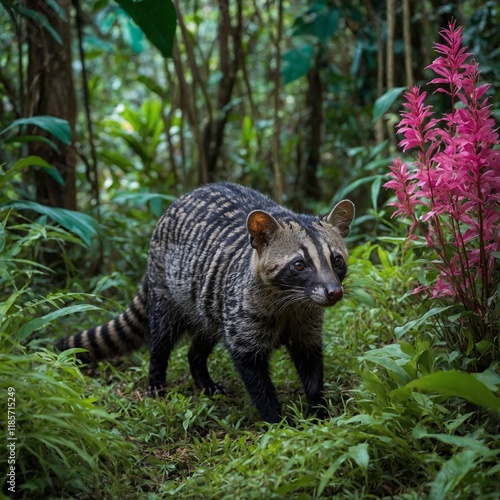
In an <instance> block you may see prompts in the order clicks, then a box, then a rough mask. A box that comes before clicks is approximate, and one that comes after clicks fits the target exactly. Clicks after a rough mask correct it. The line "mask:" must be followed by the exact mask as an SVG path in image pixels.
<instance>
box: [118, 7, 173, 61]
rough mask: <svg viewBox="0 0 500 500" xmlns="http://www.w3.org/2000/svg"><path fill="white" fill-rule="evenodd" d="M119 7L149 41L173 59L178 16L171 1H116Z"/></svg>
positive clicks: (164, 54)
mask: <svg viewBox="0 0 500 500" xmlns="http://www.w3.org/2000/svg"><path fill="white" fill-rule="evenodd" d="M116 2H117V3H118V5H120V7H121V8H122V9H123V10H124V11H125V12H126V13H127V14H128V15H129V16H130V17H131V18H132V19H133V20H134V21H135V23H136V24H137V26H139V28H141V30H142V31H143V32H144V34H145V35H146V37H147V38H148V40H149V41H150V42H151V43H152V44H153V45H154V46H155V47H156V48H157V49H158V50H159V51H160V52H161V54H162V55H163V57H171V55H172V47H173V44H174V36H175V28H176V25H177V16H176V12H175V7H174V5H173V3H172V2H171V0H142V1H139V2H136V1H134V0H116Z"/></svg>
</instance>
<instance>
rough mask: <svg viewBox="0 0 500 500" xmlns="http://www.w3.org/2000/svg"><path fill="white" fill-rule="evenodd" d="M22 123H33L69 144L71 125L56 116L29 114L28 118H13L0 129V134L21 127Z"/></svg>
mask: <svg viewBox="0 0 500 500" xmlns="http://www.w3.org/2000/svg"><path fill="white" fill-rule="evenodd" d="M23 125H34V126H36V127H39V128H41V129H43V130H46V131H47V132H50V133H51V134H52V135H53V136H54V137H56V138H57V139H59V140H60V141H61V142H62V143H63V144H71V127H70V126H69V123H68V122H67V120H63V119H62V118H57V117H55V116H31V117H29V118H19V119H17V120H14V121H13V122H12V123H11V124H10V125H9V126H8V127H6V128H4V129H3V130H1V131H0V135H2V134H5V133H6V132H7V131H9V130H11V129H13V128H15V127H21V126H23Z"/></svg>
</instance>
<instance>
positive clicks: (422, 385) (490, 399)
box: [390, 370, 500, 412]
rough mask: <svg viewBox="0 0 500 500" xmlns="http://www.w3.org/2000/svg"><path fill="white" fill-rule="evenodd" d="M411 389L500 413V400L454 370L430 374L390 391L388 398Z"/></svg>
mask: <svg viewBox="0 0 500 500" xmlns="http://www.w3.org/2000/svg"><path fill="white" fill-rule="evenodd" d="M412 389H419V390H422V391H429V392H438V393H439V394H441V395H443V396H445V397H456V398H462V399H465V400H466V401H469V402H470V403H474V404H476V405H478V406H483V407H485V408H490V409H492V410H495V411H497V412H500V398H498V397H497V396H495V394H494V393H493V392H492V391H491V390H490V389H488V387H487V386H486V385H485V384H483V383H482V382H481V381H480V380H478V379H477V378H476V377H474V376H473V375H471V374H469V373H463V372H459V371H456V370H450V371H446V372H435V373H431V374H429V375H425V376H424V377H422V378H420V379H417V380H412V381H411V382H409V383H408V384H406V385H405V386H403V387H400V388H399V389H396V390H394V391H392V392H391V393H390V396H391V398H394V397H398V396H399V395H400V393H405V392H407V391H408V390H412Z"/></svg>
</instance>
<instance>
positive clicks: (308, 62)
mask: <svg viewBox="0 0 500 500" xmlns="http://www.w3.org/2000/svg"><path fill="white" fill-rule="evenodd" d="M313 55H314V47H313V46H312V45H310V44H308V43H305V44H304V45H301V46H300V47H297V48H294V49H290V50H288V51H287V52H285V53H284V54H283V60H282V66H281V76H282V77H283V82H284V83H285V85H286V84H287V83H290V82H293V81H294V80H297V79H298V78H300V77H302V76H304V75H305V74H306V73H307V72H308V71H309V70H310V69H311V67H312V65H313Z"/></svg>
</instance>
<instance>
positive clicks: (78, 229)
mask: <svg viewBox="0 0 500 500" xmlns="http://www.w3.org/2000/svg"><path fill="white" fill-rule="evenodd" d="M2 208H14V209H16V210H33V211H34V212H37V213H39V214H42V215H47V216H48V217H50V218H51V219H52V220H54V221H55V222H57V223H58V224H61V226H63V227H64V228H65V229H67V230H68V231H71V232H73V233H75V234H76V235H77V236H78V237H79V238H80V239H81V240H82V241H83V242H84V243H85V245H87V246H89V245H90V243H91V238H92V236H95V235H96V234H97V222H96V221H95V220H94V219H93V218H92V217H90V216H89V215H87V214H82V213H80V212H75V211H74V210H67V209H65V208H58V207H49V206H47V205H41V204H40V203H35V202H32V201H14V202H12V203H9V204H7V205H4V206H3V207H2Z"/></svg>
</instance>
